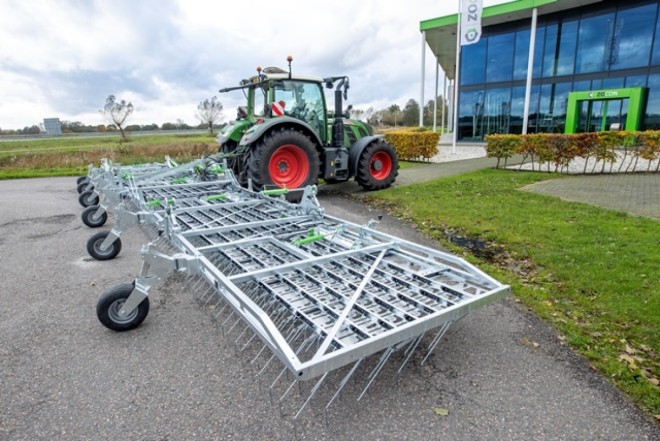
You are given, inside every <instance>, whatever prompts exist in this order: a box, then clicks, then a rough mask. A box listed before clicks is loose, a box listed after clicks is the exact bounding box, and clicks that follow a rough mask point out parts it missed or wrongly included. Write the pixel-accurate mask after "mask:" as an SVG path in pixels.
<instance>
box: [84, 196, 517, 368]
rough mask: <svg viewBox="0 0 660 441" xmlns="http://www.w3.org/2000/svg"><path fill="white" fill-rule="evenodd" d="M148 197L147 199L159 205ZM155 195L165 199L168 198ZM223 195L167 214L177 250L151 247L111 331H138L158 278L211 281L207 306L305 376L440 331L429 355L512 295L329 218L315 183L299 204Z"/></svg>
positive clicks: (456, 263) (120, 301) (441, 258)
mask: <svg viewBox="0 0 660 441" xmlns="http://www.w3.org/2000/svg"><path fill="white" fill-rule="evenodd" d="M149 191H151V190H148V191H147V189H142V192H143V193H142V201H144V198H147V197H149V198H151V197H154V195H155V194H154V195H152V194H151V193H149ZM158 191H159V193H158V194H157V195H155V196H156V198H167V197H168V195H164V194H163V193H161V191H162V189H160V190H158ZM222 194H223V197H222V198H219V199H218V203H216V204H212V205H204V204H202V205H195V206H192V205H191V206H188V207H185V208H179V207H165V208H164V209H163V212H162V221H161V222H160V223H159V228H160V231H162V237H163V238H166V240H167V241H168V243H169V245H171V246H173V247H174V249H175V250H177V251H178V252H176V253H174V254H173V255H167V254H164V253H162V252H161V251H159V250H158V249H157V247H156V246H155V245H154V244H151V245H148V246H146V247H145V248H144V249H143V252H142V257H143V267H142V270H141V272H140V274H139V276H138V277H137V278H136V279H135V281H134V283H133V285H129V287H130V289H126V290H125V293H124V294H123V295H121V296H118V295H117V294H116V292H115V291H116V290H115V291H113V290H110V291H113V296H114V297H113V299H115V300H116V302H115V303H112V302H110V301H109V300H108V299H105V300H104V298H103V297H102V299H101V301H100V302H99V304H100V305H101V304H103V305H110V304H112V305H113V306H112V308H114V310H113V311H114V316H113V317H114V319H116V321H117V322H118V323H120V324H121V326H113V323H112V320H110V321H108V320H107V317H108V316H110V315H111V314H108V311H103V310H102V311H100V315H99V318H101V316H103V317H104V319H105V321H104V320H103V319H102V322H104V324H105V325H106V326H108V327H110V328H112V329H116V330H125V328H126V329H130V328H131V327H135V326H137V325H139V322H141V320H143V319H144V317H146V314H142V313H139V311H140V305H143V303H144V302H148V294H149V291H150V289H151V288H152V286H153V284H154V283H155V282H156V281H157V280H158V279H161V278H162V277H164V276H166V275H168V274H170V273H173V272H180V273H187V274H189V275H193V276H199V277H200V280H204V281H205V282H206V284H207V285H208V289H207V294H206V298H205V300H204V301H205V302H207V303H214V304H217V307H218V309H219V311H220V310H222V311H225V310H226V311H228V313H229V317H228V318H227V319H226V320H231V319H232V318H233V319H234V320H236V321H235V325H234V326H236V324H238V323H243V324H244V325H245V327H246V330H247V329H251V330H252V331H253V333H254V336H253V337H252V338H251V339H250V340H249V341H250V342H251V341H254V339H256V338H257V337H258V338H259V339H260V340H261V342H262V344H263V348H262V351H263V350H264V349H266V348H268V349H269V350H270V351H271V353H272V355H271V357H270V358H269V360H268V363H270V362H271V360H273V359H274V358H276V359H278V360H279V361H280V362H281V363H282V364H283V365H284V366H285V369H286V370H288V371H289V372H290V373H291V374H292V375H293V376H294V377H295V378H297V379H300V380H307V379H311V378H314V377H318V376H321V377H322V378H324V377H325V375H326V374H327V373H328V372H330V371H333V370H336V369H338V368H341V367H342V366H346V365H349V364H356V363H359V362H360V361H361V360H363V359H365V358H366V357H369V356H370V355H372V354H375V353H378V352H381V351H383V350H384V352H383V356H382V357H383V359H384V360H386V359H387V357H388V356H389V355H388V354H391V353H392V352H393V351H394V350H396V349H398V348H401V347H404V346H406V347H408V348H411V347H412V348H413V350H414V348H415V347H417V345H418V344H419V342H420V340H421V338H422V336H424V335H425V334H426V333H427V332H428V331H432V330H437V334H436V338H435V339H434V340H433V341H432V343H431V345H430V346H429V354H430V352H431V351H432V350H433V348H434V347H435V344H437V341H439V338H441V337H442V334H444V332H445V331H446V329H447V326H448V325H449V323H451V322H455V321H456V320H458V319H460V318H461V317H463V316H465V315H466V314H468V313H470V312H472V311H474V310H475V309H476V308H478V307H481V306H483V305H486V304H488V303H490V302H493V301H495V300H497V299H499V298H500V297H502V296H503V295H505V294H506V293H507V292H508V291H509V287H508V286H505V285H502V284H500V283H499V282H497V281H496V280H494V279H492V278H490V277H489V276H488V275H486V274H484V273H483V272H481V271H479V270H478V269H477V268H475V267H474V266H472V265H470V264H469V263H467V262H465V261H464V260H462V259H460V258H458V257H456V256H453V255H451V254H448V253H443V252H440V251H437V250H433V249H430V248H426V247H423V246H421V245H417V244H414V243H411V242H408V241H405V240H402V239H400V238H397V237H394V236H390V235H387V234H383V233H380V232H377V231H375V230H374V229H373V228H371V227H370V225H368V226H359V225H355V224H352V223H349V222H346V221H343V220H341V219H337V218H333V217H330V216H326V215H325V214H324V212H323V210H322V208H321V207H320V206H319V205H318V202H317V201H316V197H315V188H313V187H311V188H307V189H306V190H305V194H304V196H303V198H302V202H301V203H300V204H290V203H288V202H286V201H285V200H284V199H283V198H272V197H269V196H267V195H265V194H264V193H263V192H262V193H254V192H251V191H248V190H245V189H243V188H240V187H238V186H237V185H235V184H231V183H229V184H226V186H225V188H224V190H223V193H222ZM146 195H148V196H146ZM164 200H165V199H164ZM106 297H107V296H106ZM147 304H148V303H147ZM143 308H144V306H143ZM107 309H108V310H110V309H111V307H110V306H107ZM136 311H138V312H136ZM97 312H98V309H97ZM218 314H219V312H218ZM143 315H144V317H143ZM130 317H137V318H136V320H135V321H134V322H132V321H131V320H130V319H129V318H130ZM111 319H112V317H111ZM127 321H128V322H129V324H128V326H127V325H126V323H127ZM244 332H245V331H244ZM262 351H260V353H261V352H262ZM411 353H412V352H410V354H411ZM410 354H408V355H407V357H410ZM427 356H428V354H427ZM383 363H384V361H383Z"/></svg>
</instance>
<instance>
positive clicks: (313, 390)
mask: <svg viewBox="0 0 660 441" xmlns="http://www.w3.org/2000/svg"><path fill="white" fill-rule="evenodd" d="M327 376H328V373H327V372H326V373H325V374H323V376H322V377H321V378H320V379H319V381H317V382H316V384H315V385H314V387H313V388H312V391H311V392H310V393H309V396H308V397H307V400H305V402H304V403H303V405H302V406H301V407H300V410H298V413H297V414H296V416H294V417H293V419H294V420H295V419H296V418H298V415H300V412H302V411H303V409H304V408H305V406H307V403H309V400H311V399H312V397H313V396H314V394H316V391H317V390H319V387H321V383H323V380H325V377H327Z"/></svg>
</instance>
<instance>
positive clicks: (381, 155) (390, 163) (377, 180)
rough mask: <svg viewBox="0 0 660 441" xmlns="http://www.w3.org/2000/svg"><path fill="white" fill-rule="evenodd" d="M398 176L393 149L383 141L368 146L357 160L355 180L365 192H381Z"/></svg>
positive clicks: (396, 160)
mask: <svg viewBox="0 0 660 441" xmlns="http://www.w3.org/2000/svg"><path fill="white" fill-rule="evenodd" d="M398 174H399V160H398V157H397V154H396V152H395V151H394V147H392V146H391V145H390V144H388V143H387V142H385V141H383V140H379V141H376V142H374V143H372V144H369V145H368V146H367V147H366V148H365V149H364V151H363V152H362V154H361V155H360V157H359V159H358V164H357V175H356V176H355V180H356V181H357V183H358V184H359V185H360V186H361V187H362V188H364V189H365V190H382V189H384V188H387V187H389V186H390V185H392V183H393V182H394V180H395V179H396V176H397V175H398Z"/></svg>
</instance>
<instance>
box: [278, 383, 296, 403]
mask: <svg viewBox="0 0 660 441" xmlns="http://www.w3.org/2000/svg"><path fill="white" fill-rule="evenodd" d="M297 382H298V379H295V380H293V383H291V385H289V387H288V388H287V390H286V391H284V395H282V396H281V397H280V402H282V400H284V398H286V396H287V395H288V394H289V392H290V391H291V389H293V386H295V385H296V383H297Z"/></svg>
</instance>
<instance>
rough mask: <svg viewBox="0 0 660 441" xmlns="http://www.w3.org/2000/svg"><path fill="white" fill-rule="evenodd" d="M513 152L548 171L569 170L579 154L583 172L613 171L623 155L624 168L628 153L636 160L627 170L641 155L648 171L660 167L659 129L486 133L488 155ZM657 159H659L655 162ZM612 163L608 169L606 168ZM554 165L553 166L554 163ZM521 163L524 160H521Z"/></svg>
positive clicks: (631, 165)
mask: <svg viewBox="0 0 660 441" xmlns="http://www.w3.org/2000/svg"><path fill="white" fill-rule="evenodd" d="M514 154H518V155H522V157H523V163H524V162H526V161H528V160H529V161H530V162H531V164H532V170H534V163H538V164H539V166H538V170H539V171H540V170H541V166H542V165H543V164H547V171H548V172H550V171H555V172H562V171H564V170H566V171H568V165H569V164H570V162H571V161H572V160H574V159H576V158H582V159H584V161H585V163H584V169H583V173H587V172H588V165H589V164H590V160H591V159H593V163H592V164H591V170H590V172H591V173H595V172H596V171H598V172H600V173H605V172H609V173H613V172H615V170H613V168H614V163H615V162H616V161H617V159H621V162H620V165H619V168H618V170H616V172H621V171H622V168H623V165H624V163H625V159H626V158H628V156H629V155H631V156H632V158H633V160H631V161H629V162H628V165H627V166H626V169H625V170H624V171H629V170H630V169H631V168H632V169H633V170H635V168H636V166H637V163H638V161H639V158H642V159H645V160H647V161H649V162H648V167H647V171H655V172H657V171H659V170H660V131H645V132H626V131H619V132H613V131H612V132H598V133H577V134H555V133H533V134H528V135H488V136H486V155H487V156H488V157H490V158H497V167H498V168H499V166H500V160H501V159H504V166H505V167H506V162H507V159H508V158H510V157H511V156H513V155H514ZM654 161H657V163H655V164H653V162H654ZM607 164H609V169H607ZM552 165H554V170H552V169H551V166H552ZM521 167H522V164H521Z"/></svg>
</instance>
